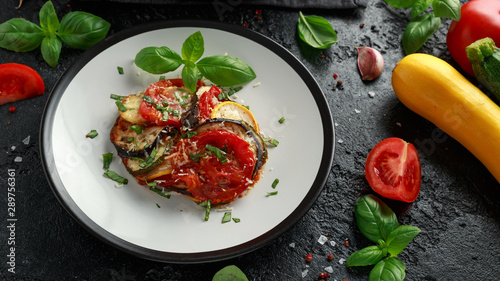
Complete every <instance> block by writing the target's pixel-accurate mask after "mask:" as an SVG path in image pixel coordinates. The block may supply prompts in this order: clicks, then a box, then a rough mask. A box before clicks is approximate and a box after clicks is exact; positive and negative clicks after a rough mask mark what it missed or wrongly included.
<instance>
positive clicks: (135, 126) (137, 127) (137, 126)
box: [128, 125, 144, 135]
mask: <svg viewBox="0 0 500 281" xmlns="http://www.w3.org/2000/svg"><path fill="white" fill-rule="evenodd" d="M128 129H129V130H132V131H134V132H136V133H137V134H138V135H140V134H141V133H142V130H143V129H144V128H143V127H142V126H139V125H132V126H130V127H128Z"/></svg>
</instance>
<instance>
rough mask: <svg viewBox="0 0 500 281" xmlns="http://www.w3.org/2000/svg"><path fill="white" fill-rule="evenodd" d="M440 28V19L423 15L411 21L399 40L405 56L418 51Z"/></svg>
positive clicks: (431, 15) (430, 15)
mask: <svg viewBox="0 0 500 281" xmlns="http://www.w3.org/2000/svg"><path fill="white" fill-rule="evenodd" d="M439 27H441V18H439V17H436V16H434V15H433V14H425V15H421V16H418V17H416V18H414V19H412V20H411V21H410V22H409V23H408V25H407V26H406V29H405V31H404V32H403V37H402V39H401V41H402V43H403V49H404V51H405V53H406V54H407V55H409V54H413V53H415V52H416V51H418V50H419V49H420V48H421V47H422V46H423V45H424V44H425V42H427V40H429V38H430V37H431V36H432V35H433V34H434V33H436V31H437V30H438V29H439Z"/></svg>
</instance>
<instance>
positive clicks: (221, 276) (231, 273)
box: [212, 265, 248, 281]
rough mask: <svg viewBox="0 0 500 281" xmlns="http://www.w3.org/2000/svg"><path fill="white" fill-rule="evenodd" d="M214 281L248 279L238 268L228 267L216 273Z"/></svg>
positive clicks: (246, 280) (241, 280)
mask: <svg viewBox="0 0 500 281" xmlns="http://www.w3.org/2000/svg"><path fill="white" fill-rule="evenodd" d="M212 281H248V278H247V277H246V275H245V273H243V271H241V269H239V268H238V267H237V266H235V265H228V266H226V267H224V268H223V269H221V270H219V271H218V272H217V273H215V275H214V277H213V278H212Z"/></svg>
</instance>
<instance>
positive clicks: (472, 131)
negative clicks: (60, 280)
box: [392, 54, 500, 182]
mask: <svg viewBox="0 0 500 281" xmlns="http://www.w3.org/2000/svg"><path fill="white" fill-rule="evenodd" d="M392 87H393V89H394V92H395V93H396V96H397V97H398V99H399V100H400V101H401V102H402V103H403V104H404V105H405V106H406V107H408V108H409V109H410V110H412V111H413V112H415V113H417V114H418V115H420V116H422V117H424V118H425V119H427V120H429V121H431V122H432V123H434V124H435V125H436V126H437V127H439V128H440V129H441V130H443V131H444V132H446V133H447V134H448V135H449V136H451V137H453V138H454V139H455V140H457V141H458V142H460V143H461V144H462V145H463V146H464V147H465V148H467V149H468V150H469V151H470V152H471V153H472V154H474V156H476V157H477V158H478V159H479V160H480V161H481V162H482V163H483V164H484V166H485V167H486V168H487V169H488V170H489V171H490V172H491V174H492V175H493V176H494V177H495V178H496V180H497V181H498V182H500V107H498V105H497V104H496V103H494V102H493V101H492V100H491V99H490V98H489V97H488V96H486V95H485V94H484V93H483V92H481V90H479V89H478V88H477V87H476V86H474V85H473V84H472V83H471V82H469V81H468V80H467V79H466V78H465V77H464V76H462V75H461V74H460V73H459V72H458V71H457V70H456V69H454V68H453V67H452V66H451V65H450V64H448V63H447V62H445V61H444V60H442V59H439V58H437V57H434V56H431V55H427V54H411V55H408V56H406V57H404V58H403V59H402V60H401V61H399V62H398V63H397V64H396V66H395V68H394V70H393V73H392Z"/></svg>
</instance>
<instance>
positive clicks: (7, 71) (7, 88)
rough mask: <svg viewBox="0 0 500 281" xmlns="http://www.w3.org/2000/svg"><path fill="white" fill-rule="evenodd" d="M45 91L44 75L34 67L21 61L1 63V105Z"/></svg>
mask: <svg viewBox="0 0 500 281" xmlns="http://www.w3.org/2000/svg"><path fill="white" fill-rule="evenodd" d="M44 92H45V84H44V83H43V80H42V77H40V75H39V74H38V73H37V72H36V71H35V70H34V69H33V68H31V67H29V66H27V65H24V64H19V63H5V64H1V65H0V105H3V104H6V103H10V102H15V101H18V100H23V99H28V98H33V97H36V96H39V95H42V94H43V93H44Z"/></svg>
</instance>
